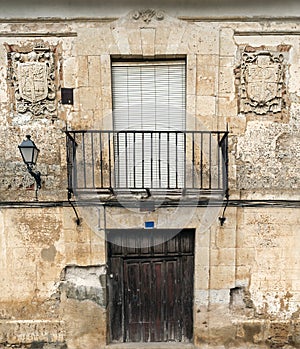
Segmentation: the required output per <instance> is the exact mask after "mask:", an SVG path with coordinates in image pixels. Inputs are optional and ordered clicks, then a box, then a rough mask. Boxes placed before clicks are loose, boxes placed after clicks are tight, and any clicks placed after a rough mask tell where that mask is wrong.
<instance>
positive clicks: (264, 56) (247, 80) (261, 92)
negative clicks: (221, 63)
mask: <svg viewBox="0 0 300 349" xmlns="http://www.w3.org/2000/svg"><path fill="white" fill-rule="evenodd" d="M285 70H286V63H285V58H284V55H283V53H282V52H271V51H256V52H255V51H254V52H246V51H244V52H242V57H241V63H240V65H239V66H238V67H237V68H236V69H235V74H236V82H237V86H238V95H239V112H241V113H251V112H252V113H255V114H258V115H265V114H268V113H280V112H281V111H282V110H283V109H284V108H285V107H286V88H285Z"/></svg>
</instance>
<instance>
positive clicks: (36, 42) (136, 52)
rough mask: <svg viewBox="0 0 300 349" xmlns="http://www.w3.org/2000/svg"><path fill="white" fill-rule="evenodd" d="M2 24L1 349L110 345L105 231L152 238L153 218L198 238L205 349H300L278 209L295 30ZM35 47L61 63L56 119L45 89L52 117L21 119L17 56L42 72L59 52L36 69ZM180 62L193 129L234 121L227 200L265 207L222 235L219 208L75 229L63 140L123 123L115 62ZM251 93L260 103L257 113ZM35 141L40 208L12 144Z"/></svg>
mask: <svg viewBox="0 0 300 349" xmlns="http://www.w3.org/2000/svg"><path fill="white" fill-rule="evenodd" d="M0 28H1V34H0V76H1V79H0V96H1V98H0V124H1V130H0V132H1V139H2V140H3V142H2V144H1V148H0V162H1V164H0V165H1V166H0V201H1V207H0V233H1V234H0V246H1V251H2V253H1V256H0V270H1V274H0V275H1V281H2V282H1V284H2V288H1V293H0V343H1V344H0V347H1V346H3V347H5V346H6V345H20V346H21V345H27V346H31V345H36V347H39V348H42V347H44V348H45V349H46V347H47V345H54V343H57V346H60V347H61V348H63V347H67V348H69V349H81V348H83V347H84V348H90V349H96V348H103V347H104V345H105V344H106V341H107V338H108V337H107V316H108V314H107V311H106V291H105V289H106V286H105V277H106V276H105V275H106V267H105V266H106V262H107V257H106V249H105V239H104V233H105V229H106V228H142V227H143V224H144V222H145V221H146V220H149V221H151V220H153V221H155V223H156V226H157V227H159V228H178V229H180V228H183V227H190V228H195V229H196V247H195V277H194V279H195V296H194V297H195V298H194V340H195V344H196V345H198V347H202V346H204V345H208V344H210V345H216V346H219V347H218V348H223V346H224V348H225V347H226V348H230V347H238V346H241V347H242V348H246V346H249V347H251V345H254V346H253V347H252V348H256V347H257V348H258V347H261V348H283V347H284V346H286V348H288V345H290V346H291V347H294V348H297V347H299V346H300V341H299V328H300V325H299V306H298V304H299V300H300V299H299V296H300V294H299V270H298V244H299V243H298V240H299V239H298V234H299V232H300V227H299V225H300V220H299V208H295V207H287V208H284V205H285V203H284V201H282V202H281V203H280V206H278V207H271V206H268V200H279V199H280V200H292V199H293V200H299V184H298V183H299V180H300V178H299V176H300V171H299V137H300V136H299V125H300V122H299V113H298V111H299V106H300V102H299V83H298V81H299V62H298V57H299V32H300V31H299V24H298V22H297V21H292V20H291V19H290V20H284V21H281V22H275V21H274V22H273V21H270V20H268V19H263V18H261V19H260V20H250V19H248V20H247V18H244V19H235V20H234V21H233V20H232V21H230V20H228V19H227V20H224V21H223V20H214V21H206V20H196V19H194V20H193V21H183V20H179V19H176V18H172V17H170V16H168V15H167V14H166V13H165V14H164V15H163V16H162V15H161V14H159V15H158V16H156V17H155V16H154V17H153V18H150V21H149V22H147V21H144V19H143V16H141V15H140V16H137V15H135V18H133V17H132V13H129V14H127V15H125V16H123V17H121V18H120V19H118V20H115V21H110V20H100V19H99V20H96V19H91V20H84V19H77V20H68V21H64V20H58V19H56V20H54V19H53V20H51V19H44V20H36V21H26V20H23V21H22V20H16V21H14V20H3V21H2V22H1V23H0ZM37 47H38V48H39V49H41V48H42V49H45V48H46V49H47V50H48V51H47V50H46V51H45V52H46V53H47V52H51V53H52V54H53V55H54V60H55V66H54V71H53V72H52V73H53V76H52V77H49V79H52V81H53V82H54V85H55V86H56V90H55V102H56V104H55V110H53V109H51V106H50V107H49V105H52V102H51V101H53V100H52V99H51V98H52V96H51V94H50V95H49V91H48V94H47V96H46V97H45V96H44V99H43V103H46V104H45V105H46V107H45V108H46V109H47V106H48V107H49V108H50V109H51V110H50V112H49V110H48V112H47V111H46V112H45V111H43V112H42V113H40V114H39V113H38V112H37V111H36V110H37V109H36V107H35V108H33V104H34V103H33V104H31V105H30V107H29V110H26V111H22V110H21V111H20V110H16V105H17V104H16V98H21V101H22V96H21V97H20V96H19V95H17V94H16V80H14V74H16V71H13V69H14V67H13V65H11V62H10V59H9V57H10V56H9V55H8V53H9V54H10V55H11V54H12V53H13V54H15V53H20V54H21V55H23V59H24V60H26V62H28V63H30V62H40V63H43V62H45V60H47V59H48V58H47V57H48V56H46V53H45V56H43V57H41V58H39V59H41V61H37V59H38V58H37V57H36V56H35V54H37V53H38V54H40V52H41V50H36V48H37ZM243 52H244V53H245V52H246V53H247V55H249V56H251V55H252V56H251V57H250V58H251V60H250V61H249V62H248V61H247V62H246V63H245V61H243ZM261 52H263V53H261ZM265 52H267V53H265ZM279 53H283V55H282V56H283V61H280V64H281V66H280V69H279V66H278V64H279V63H278V61H277V60H276V59H277V54H278V55H279ZM255 54H258V56H259V59H260V58H261V60H258V64H257V57H256V56H255ZM253 55H254V56H253ZM179 56H185V57H186V59H187V128H188V129H191V130H194V129H199V130H203V129H206V130H225V129H226V124H228V128H229V132H230V135H229V188H230V198H232V199H236V200H239V199H248V200H264V202H265V207H241V206H240V207H228V208H227V210H226V213H225V216H226V221H225V223H224V225H223V226H220V224H219V220H218V216H220V215H221V213H222V212H221V209H220V208H214V207H212V206H209V207H199V208H190V207H179V208H175V209H174V208H162V207H161V208H159V209H157V210H156V211H154V212H145V213H141V212H139V211H138V210H134V209H128V208H126V207H125V208H106V210H102V209H100V210H98V209H95V208H90V207H85V208H80V209H79V215H80V217H81V218H82V219H83V221H82V224H81V225H80V226H77V224H76V219H75V218H76V217H75V215H74V212H73V210H72V209H71V208H70V207H69V206H68V204H67V202H66V200H67V171H66V168H67V165H66V147H65V134H64V130H66V129H111V128H112V99H111V65H110V64H111V61H110V58H111V57H115V58H118V57H119V58H130V57H135V58H145V59H147V58H170V59H171V58H173V57H179ZM14 57H15V56H14ZM17 57H18V56H17ZM270 57H271V58H272V59H271V60H270ZM274 57H275V58H274ZM18 59H19V58H18ZM278 59H279V58H278ZM32 60H33V61H32ZM273 60H274V61H273ZM260 65H261V66H260ZM29 66H30V65H29ZM250 68H251V69H252V70H251V72H252V73H249V69H250ZM260 68H261V70H260ZM247 69H248V70H247ZM253 71H254V73H253ZM279 72H283V73H282V74H283V75H282V76H281V80H280V79H279V80H280V83H278V81H277V80H276V79H277V78H276V76H278V74H279ZM249 74H250V75H251V74H252V75H251V76H252V77H251V78H250V77H249V76H250V75H249ZM260 74H262V77H261V76H260ZM276 74H277V75H276ZM257 75H258V77H257ZM16 79H17V80H18V79H19V78H18V77H17V78H16ZM243 79H244V80H243ZM251 79H252V80H251ZM251 84H254V85H257V86H258V87H257V90H256V89H254V92H253V86H252V85H251ZM250 85H251V86H250ZM61 87H69V88H74V105H62V104H61V101H60V100H61V96H60V88H61ZM250 87H251V88H252V90H251V88H250ZM245 88H246V89H247V88H249V91H250V90H251V91H252V93H253V94H254V97H253V99H254V101H255V103H256V102H258V103H257V105H255V106H250V107H249V103H250V104H251V103H252V102H251V101H249V98H248V97H247V96H246V97H245V96H244V95H243V93H244V92H245ZM265 90H268V91H269V94H267V95H266V93H264V91H265ZM249 91H248V92H249ZM255 91H256V92H255ZM257 91H258V92H257ZM274 91H275V92H274ZM274 94H275V96H274ZM241 97H243V99H244V101H246V102H245V103H246V104H243V106H241ZM30 98H34V99H35V103H36V105H37V104H38V102H39V101H38V100H37V97H36V96H34V97H32V96H31V97H30ZM18 101H19V99H18ZM243 103H244V102H243ZM247 103H248V104H247ZM245 105H246V106H247V108H248V107H249V108H250V109H245V108H246V106H245ZM275 105H276V108H277V109H276V110H274V108H275V107H274V106H275ZM243 108H244V109H243ZM26 134H30V135H31V136H32V139H33V140H34V141H35V143H36V145H37V146H38V147H39V148H40V155H39V160H38V163H37V166H36V169H38V170H39V171H40V172H41V175H42V188H41V190H40V191H39V193H38V198H39V203H36V202H35V194H34V190H33V189H34V188H33V184H34V181H33V179H32V178H31V177H30V175H29V174H28V173H27V172H26V169H25V166H24V164H23V163H22V161H21V158H20V155H19V152H18V149H17V146H18V144H20V143H21V141H22V139H23V138H24V136H25V135H26ZM75 200H76V198H75ZM294 205H295V206H296V203H295V204H294ZM31 343H35V344H31ZM32 347H34V346H32Z"/></svg>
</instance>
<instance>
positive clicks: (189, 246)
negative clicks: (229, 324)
mask: <svg viewBox="0 0 300 349" xmlns="http://www.w3.org/2000/svg"><path fill="white" fill-rule="evenodd" d="M108 234H109V237H108V241H109V242H108V257H109V271H108V291H109V292H108V294H109V316H110V337H111V341H112V342H172V341H176V342H190V341H191V340H192V337H193V278H194V231H193V230H191V229H188V230H183V231H181V232H180V233H179V234H176V235H175V233H174V232H173V231H169V230H167V231H166V230H151V231H148V230H143V231H140V230H136V231H132V230H131V231H111V232H109V233H108Z"/></svg>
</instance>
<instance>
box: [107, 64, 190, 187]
mask: <svg viewBox="0 0 300 349" xmlns="http://www.w3.org/2000/svg"><path fill="white" fill-rule="evenodd" d="M185 69H186V66H185V61H182V60H174V61H150V62H113V63H112V95H113V119H114V130H115V131H117V136H116V138H115V140H114V142H115V171H116V173H115V175H116V187H118V188H151V189H167V188H169V189H177V188H182V187H183V186H184V162H185V155H184V153H185V152H184V134H183V133H182V132H183V131H185V102H186V76H185Z"/></svg>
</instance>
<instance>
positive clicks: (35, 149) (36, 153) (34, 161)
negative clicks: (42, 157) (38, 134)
mask: <svg viewBox="0 0 300 349" xmlns="http://www.w3.org/2000/svg"><path fill="white" fill-rule="evenodd" d="M32 150H33V153H32V164H33V165H35V164H36V161H37V158H38V155H39V150H38V149H37V148H33V149H32Z"/></svg>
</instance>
